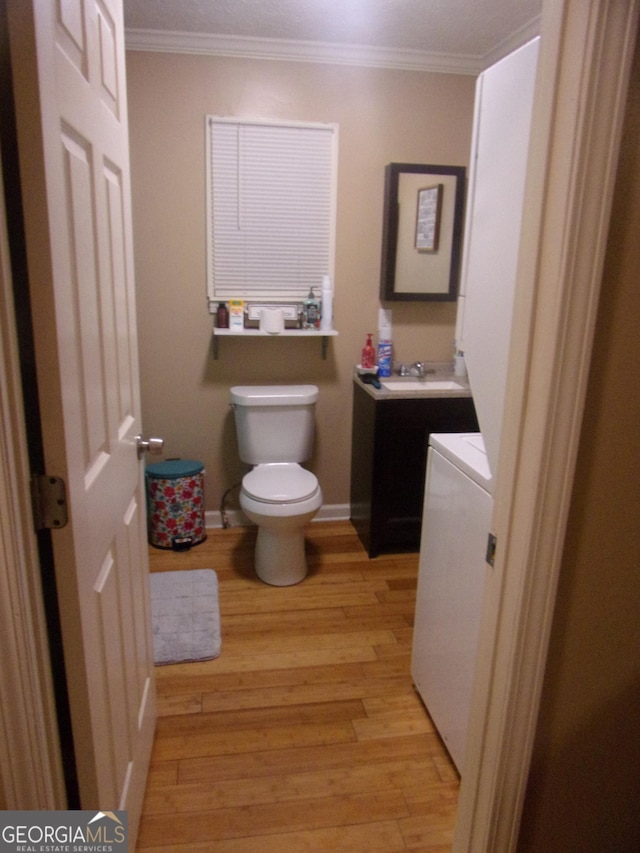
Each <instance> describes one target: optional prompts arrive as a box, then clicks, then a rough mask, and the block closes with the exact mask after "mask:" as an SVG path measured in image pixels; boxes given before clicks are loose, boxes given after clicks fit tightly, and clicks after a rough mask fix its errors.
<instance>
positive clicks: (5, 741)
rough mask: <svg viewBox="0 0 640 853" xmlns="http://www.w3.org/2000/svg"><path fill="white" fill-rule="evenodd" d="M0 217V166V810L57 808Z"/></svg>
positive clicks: (52, 710)
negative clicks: (0, 757) (1, 759)
mask: <svg viewBox="0 0 640 853" xmlns="http://www.w3.org/2000/svg"><path fill="white" fill-rule="evenodd" d="M6 215H7V211H6V207H5V194H4V181H3V173H2V161H1V160H0V365H1V370H0V625H2V629H1V630H0V654H1V655H2V666H1V667H0V753H1V754H2V755H3V756H5V759H4V760H3V761H2V762H0V808H3V809H47V810H51V809H64V808H66V807H67V805H66V804H67V798H66V791H65V781H64V773H63V768H62V760H61V752H60V743H59V737H58V726H57V714H56V703H55V695H54V689H53V684H52V673H51V668H50V666H49V660H50V657H49V654H50V652H49V642H48V638H47V629H46V619H45V611H44V602H43V595H42V585H41V580H40V562H39V556H38V546H37V542H36V537H35V532H34V528H33V520H32V513H31V497H30V490H29V480H30V471H29V461H28V452H27V439H26V426H25V419H24V406H23V396H22V385H21V379H20V367H19V355H18V340H17V332H16V318H15V311H14V303H13V285H12V282H13V279H12V274H11V258H10V250H9V241H8V235H7V227H6Z"/></svg>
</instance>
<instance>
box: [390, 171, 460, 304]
mask: <svg viewBox="0 0 640 853" xmlns="http://www.w3.org/2000/svg"><path fill="white" fill-rule="evenodd" d="M465 178H466V169H465V167H464V166H433V165H422V164H418V163H389V165H388V166H387V167H386V169H385V185H384V221H383V232H382V262H381V271H380V298H381V299H382V300H404V301H428V300H432V301H441V302H451V301H453V300H455V299H456V297H457V294H458V282H459V279H460V263H461V255H462V231H463V214H464V194H465Z"/></svg>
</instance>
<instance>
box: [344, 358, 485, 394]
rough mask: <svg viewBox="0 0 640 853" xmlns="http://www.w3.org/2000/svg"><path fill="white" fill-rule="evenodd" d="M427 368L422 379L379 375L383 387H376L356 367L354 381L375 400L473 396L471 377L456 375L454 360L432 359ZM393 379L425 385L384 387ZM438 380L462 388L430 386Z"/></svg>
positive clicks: (410, 383)
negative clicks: (454, 383)
mask: <svg viewBox="0 0 640 853" xmlns="http://www.w3.org/2000/svg"><path fill="white" fill-rule="evenodd" d="M424 364H425V369H426V370H427V371H433V372H428V373H427V374H426V375H425V377H424V379H420V378H419V377H417V376H398V375H397V374H393V375H392V376H379V377H378V378H379V380H380V384H381V385H382V388H379V389H378V388H374V387H373V385H369V384H365V383H364V382H363V381H362V380H361V378H360V377H359V375H358V372H357V369H355V368H354V372H353V381H354V382H355V383H356V385H360V387H361V388H364V390H365V391H366V392H367V394H369V396H370V397H373V399H374V400H407V399H417V400H419V399H420V398H422V397H470V396H471V386H470V385H469V379H468V377H467V376H455V375H454V372H453V361H431V362H425V363H424ZM385 380H386V381H393V382H394V383H397V384H398V385H400V384H401V383H403V384H404V383H406V384H407V385H408V386H409V387H411V386H413V388H415V383H416V382H420V383H421V384H423V385H424V387H423V388H421V389H420V390H409V387H408V388H407V389H404V388H398V389H394V390H393V391H390V390H389V389H387V388H385V387H384V384H383V383H384V382H385ZM438 382H456V383H458V384H459V385H460V386H461V387H460V388H448V389H445V388H437V387H431V388H430V387H429V385H430V383H434V385H435V383H438Z"/></svg>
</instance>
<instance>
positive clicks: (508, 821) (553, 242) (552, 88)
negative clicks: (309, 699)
mask: <svg viewBox="0 0 640 853" xmlns="http://www.w3.org/2000/svg"><path fill="white" fill-rule="evenodd" d="M578 6H579V8H578ZM637 18H638V0H624V2H622V0H621V2H618V3H615V4H612V3H610V2H607V0H589V2H587V0H564V1H563V2H547V1H546V0H545V2H544V4H543V12H542V18H541V20H542V34H543V41H542V44H541V57H543V59H542V60H541V66H543V67H542V70H541V74H540V81H539V86H540V95H539V97H538V98H537V105H536V112H535V114H534V128H535V130H534V139H535V142H534V152H535V153H534V156H533V157H532V163H531V166H530V182H529V190H528V199H529V203H528V209H527V212H526V213H525V230H526V231H527V233H528V235H529V236H528V237H527V239H526V240H525V241H524V243H523V257H522V261H521V270H520V281H521V282H524V283H528V284H531V283H532V282H533V283H534V285H535V286H534V287H533V288H532V289H530V290H528V291H527V288H525V287H524V286H521V287H520V291H519V296H518V299H517V303H516V314H515V322H514V327H515V333H514V345H513V346H512V358H511V363H510V375H509V386H508V391H507V405H506V414H505V424H506V428H505V430H504V431H503V448H502V453H501V460H500V482H499V484H498V491H497V494H496V511H495V515H494V530H495V532H496V533H497V534H498V555H497V556H498V559H497V564H496V572H495V574H496V576H498V575H499V581H500V582H499V583H498V584H496V585H495V586H496V588H494V589H492V590H491V591H490V596H489V599H488V601H487V606H486V608H485V616H484V619H483V628H482V638H481V646H482V648H483V649H484V650H485V651H486V652H487V655H483V656H482V659H483V660H484V664H483V667H482V670H483V673H481V675H482V674H484V675H485V676H486V674H487V671H488V672H489V675H490V678H489V680H488V681H487V682H486V685H487V686H486V689H482V688H481V687H480V686H477V687H476V699H477V701H476V703H475V706H476V707H475V711H474V713H473V715H472V719H471V723H470V731H471V733H472V738H471V740H472V741H473V746H472V749H471V750H470V751H469V755H468V759H467V769H466V771H465V778H464V780H463V783H462V788H461V794H460V806H459V809H458V826H457V831H456V841H455V848H454V849H455V850H457V851H460V853H462V851H467V850H469V849H474V850H496V851H497V850H500V851H501V853H505V851H509V850H514V849H515V845H516V842H517V830H518V826H519V817H520V813H521V807H522V798H523V795H524V786H525V784H526V779H527V775H528V769H529V760H530V755H531V749H532V743H533V735H534V731H535V723H536V719H537V714H538V707H539V699H540V691H541V685H542V676H543V671H544V664H545V660H546V652H547V644H548V637H549V629H550V624H551V616H552V611H553V604H554V600H555V590H556V582H557V574H558V570H559V561H560V555H561V548H562V543H563V540H564V531H565V525H566V515H567V508H568V502H569V498H570V493H571V486H572V482H573V472H574V466H575V454H576V446H577V438H578V436H579V432H580V426H581V421H582V411H583V404H584V397H585V389H586V385H587V379H588V367H589V357H590V352H591V345H592V339H593V327H594V322H595V317H596V314H597V299H598V294H599V287H600V278H601V269H602V255H603V248H604V243H605V242H606V232H607V227H608V221H609V213H610V201H611V188H612V186H613V180H614V178H615V170H616V161H617V147H618V142H619V133H620V122H621V114H622V113H623V109H624V93H625V91H626V85H627V81H628V74H629V56H630V53H631V51H632V48H633V41H634V38H635V33H636V28H637ZM614 19H615V20H614ZM621 19H623V20H621ZM598 27H600V28H601V29H600V30H599V29H598ZM585 35H586V36H588V38H587V41H586V43H585V40H584V39H585ZM547 63H548V64H547ZM576 69H577V74H576ZM567 72H570V73H567ZM611 84H615V85H613V93H614V95H615V97H612V98H610V99H609V100H608V101H607V100H604V99H603V98H604V95H603V86H604V87H605V88H606V86H609V85H611ZM576 87H578V90H579V91H580V93H581V99H580V101H579V103H578V104H576V105H575V109H574V108H573V107H572V106H571V104H570V101H571V98H572V96H573V94H575V90H576ZM609 91H610V94H611V90H609ZM596 109H597V113H598V118H599V124H600V132H601V133H605V134H607V135H608V142H607V143H605V142H604V141H603V140H602V139H600V140H598V144H596V145H594V144H593V142H594V140H593V133H594V132H595V131H596V130H598V128H594V127H593V125H592V124H590V122H589V119H593V118H594V116H595V113H594V111H595V110H596ZM607 116H609V117H610V118H611V119H612V120H611V121H610V122H607V120H606V118H607ZM571 128H573V130H574V131H575V133H574V135H571ZM568 144H570V145H571V149H572V150H571V151H570V152H567V149H566V146H567V145H568ZM567 156H568V157H569V159H568V160H567V159H566V158H567ZM568 166H571V168H570V169H569V168H568ZM595 168H597V169H599V177H598V179H597V180H596V178H595V177H594V176H593V175H591V174H590V172H591V170H592V169H595ZM568 172H570V174H567V173H568ZM603 181H604V183H603ZM596 188H597V200H598V207H597V210H599V216H598V217H596V221H595V222H593V223H591V224H590V225H589V224H588V223H587V222H585V220H586V219H588V217H580V215H579V214H580V211H581V209H584V203H583V199H582V196H581V192H582V191H587V190H591V191H594V190H595V189H596ZM592 201H593V199H592ZM563 229H564V230H563ZM594 229H595V231H594ZM559 235H561V237H562V239H559ZM594 240H595V242H594ZM585 252H587V254H586V255H585V254H584V253H585ZM589 258H590V259H591V267H588V266H587V261H588V259H589ZM3 263H4V258H3ZM0 283H1V285H2V290H3V291H5V292H6V288H7V283H6V281H4V279H3V281H2V282H0ZM2 295H3V296H4V295H5V294H4V293H3V294H2ZM5 305H8V300H6V299H5ZM569 318H570V319H571V322H570V323H569ZM0 321H1V323H2V325H1V327H0V332H1V333H2V341H1V343H2V355H3V359H2V361H1V362H0V383H2V385H3V386H4V387H5V388H7V389H11V390H10V393H11V394H12V395H13V399H12V400H10V402H9V406H10V408H9V411H10V412H11V416H9V417H7V414H6V413H7V408H6V406H5V405H4V399H3V400H2V402H3V410H2V416H3V422H2V430H1V431H0V453H2V463H3V465H2V468H1V476H0V499H1V500H2V501H3V504H5V505H6V506H7V508H8V509H9V511H10V516H9V524H8V525H7V524H3V526H2V527H1V528H0V533H1V534H2V542H3V550H2V552H0V559H1V560H2V565H0V570H1V571H2V572H3V573H4V572H5V569H7V570H8V571H11V572H12V573H13V574H14V575H15V574H17V575H20V576H22V578H23V579H24V577H25V575H26V576H27V577H33V574H34V571H35V569H36V568H37V556H36V555H35V554H34V553H33V549H32V548H27V550H26V553H25V551H24V543H25V541H26V542H28V541H29V539H30V537H32V536H33V534H32V532H31V530H32V528H31V514H30V509H29V508H28V500H27V496H26V495H25V491H27V489H26V482H27V479H28V472H25V469H24V459H23V460H22V463H21V464H20V465H18V468H19V470H18V471H17V474H18V482H17V483H16V481H15V479H14V476H13V472H11V471H9V472H7V470H6V469H5V462H6V460H8V459H13V460H18V459H19V454H20V452H21V451H20V448H21V446H23V442H24V430H23V428H24V425H23V423H22V418H21V409H20V408H19V407H18V406H17V404H16V394H17V396H19V381H18V379H17V374H16V364H17V362H16V361H15V359H16V358H17V355H16V353H17V349H16V345H15V339H14V340H13V341H12V340H11V339H12V337H13V321H12V320H11V317H10V311H3V313H2V314H1V315H0ZM7 354H8V356H9V357H8V359H7ZM533 404H535V405H533ZM533 415H535V417H532V416H533ZM541 463H542V467H540V465H541ZM25 477H27V479H25ZM7 528H8V529H7ZM25 561H26V562H25ZM7 563H8V564H9V565H8V567H7V566H6V564H7ZM506 564H509V566H510V569H509V573H510V577H508V578H507V577H505V573H504V566H505V565H506ZM23 568H24V569H25V571H24V572H23V571H22V569H23ZM38 599H39V593H38V592H37V590H36V588H35V585H34V584H27V588H26V589H24V588H23V589H19V588H18V594H17V595H16V596H15V597H14V599H13V600H12V601H11V602H10V603H9V602H8V601H2V600H0V605H1V606H2V608H3V612H2V613H1V614H0V615H1V616H2V619H3V620H5V619H6V621H3V622H2V624H3V625H6V632H7V634H8V635H10V636H12V637H13V638H14V641H15V643H16V646H17V647H20V649H21V653H20V656H17V657H11V658H10V659H9V660H8V661H4V662H3V667H2V668H0V695H2V693H3V692H4V690H5V689H10V690H11V694H10V695H11V696H12V697H13V702H14V703H15V708H14V705H13V703H12V704H11V705H10V706H8V707H9V708H10V710H11V713H10V715H9V717H8V719H6V720H4V719H3V723H4V724H5V726H6V730H5V731H6V734H4V733H3V736H4V738H5V740H6V743H2V742H1V741H0V746H2V747H3V748H5V750H6V751H5V755H6V756H7V761H6V772H5V774H4V775H3V776H2V777H0V781H1V782H2V783H3V785H4V791H3V790H2V789H0V800H1V799H2V798H3V794H4V798H5V801H6V802H10V801H9V800H7V799H6V797H7V791H8V792H9V794H11V790H13V791H15V792H18V793H19V792H20V791H21V790H24V789H25V786H27V787H28V784H27V783H28V781H29V779H31V780H32V783H35V782H36V780H39V779H40V778H46V779H47V780H48V781H50V784H49V785H47V787H48V788H49V793H48V794H46V796H47V797H48V798H49V801H50V802H49V803H47V804H46V805H43V806H42V807H43V808H60V807H63V806H61V805H60V801H59V799H57V798H59V796H60V792H61V791H62V781H61V780H62V776H61V772H60V770H59V764H58V762H57V761H56V756H55V754H54V753H55V749H54V748H53V747H52V744H54V743H55V741H56V738H57V736H56V733H55V732H54V731H53V730H52V726H51V721H52V720H53V719H54V713H52V710H51V709H52V707H53V704H52V696H51V688H50V681H51V678H50V673H49V672H48V669H47V667H46V665H44V663H43V662H44V661H46V655H45V654H43V646H42V643H43V642H44V650H46V639H44V631H43V622H44V619H43V614H42V607H41V601H39V600H38ZM25 626H33V631H32V630H25ZM22 640H24V644H23V643H22ZM29 664H31V665H34V664H37V666H35V668H34V669H33V670H29V671H30V672H32V678H31V683H30V684H29V685H25V684H24V679H23V672H21V669H22V667H23V666H25V665H27V666H28V665H29ZM16 689H17V690H18V692H17V693H16V692H15V691H16ZM18 706H21V707H24V708H25V711H27V709H28V711H27V712H26V713H25V714H24V715H21V713H19V712H16V713H14V710H15V709H17V708H18ZM24 727H26V729H27V731H25V728H24ZM25 739H26V740H27V741H28V743H30V744H31V746H32V749H31V750H29V755H28V756H27V755H25V754H21V753H22V752H23V746H24V744H25ZM56 765H58V767H57V766H56ZM12 784H13V789H12V788H11V785H12ZM34 795H37V792H34ZM25 796H26V793H25ZM22 805H23V807H24V801H23V803H22ZM9 807H10V806H9Z"/></svg>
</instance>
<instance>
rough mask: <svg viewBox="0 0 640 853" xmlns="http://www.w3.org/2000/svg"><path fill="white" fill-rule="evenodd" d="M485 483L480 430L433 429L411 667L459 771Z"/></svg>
mask: <svg viewBox="0 0 640 853" xmlns="http://www.w3.org/2000/svg"><path fill="white" fill-rule="evenodd" d="M490 483H491V472H490V470H489V464H488V462H487V456H486V453H485V450H484V443H483V440H482V436H481V434H480V433H447V434H436V435H432V436H431V438H430V447H429V456H428V463H427V482H426V490H425V504H424V517H423V522H422V542H421V548H420V569H419V575H418V590H417V594H416V614H415V624H414V629H413V655H412V659H411V674H412V676H413V682H414V684H415V686H416V688H417V690H418V692H419V693H420V696H421V697H422V700H423V702H424V704H425V705H426V707H427V709H428V711H429V714H430V715H431V718H432V720H433V722H434V724H435V726H436V727H437V729H438V731H439V733H440V736H441V737H442V739H443V741H444V742H445V744H446V747H447V749H448V751H449V754H450V755H451V758H452V759H453V761H454V763H455V765H456V767H457V768H458V771H459V772H460V773H462V769H463V764H464V752H465V745H466V737H467V735H466V732H467V723H468V719H469V710H470V707H471V693H472V687H473V676H474V671H475V661H476V649H477V644H478V634H479V627H480V617H481V612H482V595H483V589H484V584H485V578H486V571H487V564H486V563H485V562H484V559H483V555H484V554H485V553H486V544H487V533H488V531H489V528H490V524H491V513H492V510H493V498H492V497H491V494H490V493H489V486H490ZM461 522H462V524H461Z"/></svg>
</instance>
